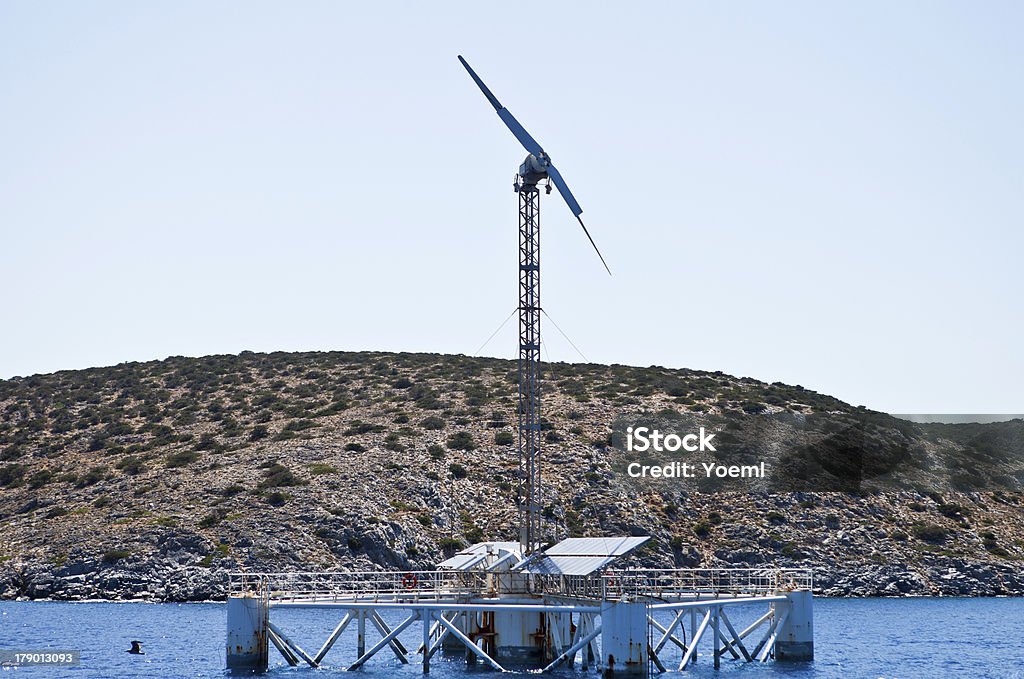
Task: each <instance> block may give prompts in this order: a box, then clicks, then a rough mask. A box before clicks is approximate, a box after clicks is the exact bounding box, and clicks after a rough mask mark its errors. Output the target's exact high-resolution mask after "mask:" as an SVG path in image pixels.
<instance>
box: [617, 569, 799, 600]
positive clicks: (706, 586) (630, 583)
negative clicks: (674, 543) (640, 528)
mask: <svg viewBox="0 0 1024 679" xmlns="http://www.w3.org/2000/svg"><path fill="white" fill-rule="evenodd" d="M601 580H602V591H603V595H604V597H605V598H618V597H621V596H623V595H632V596H644V597H651V598H656V599H678V598H685V597H691V596H701V595H713V596H719V597H721V596H734V597H735V596H768V595H772V594H776V593H778V592H788V591H794V590H808V591H811V590H813V587H814V575H813V573H812V571H811V569H810V568H671V569H636V570H620V571H607V572H605V573H604V574H603V575H601Z"/></svg>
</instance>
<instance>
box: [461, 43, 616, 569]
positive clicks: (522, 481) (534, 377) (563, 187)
mask: <svg viewBox="0 0 1024 679" xmlns="http://www.w3.org/2000/svg"><path fill="white" fill-rule="evenodd" d="M459 61H460V62H462V65H463V66H465V67H466V70H467V71H468V72H469V75H470V77H471V78H473V81H474V82H475V83H476V84H477V87H479V88H480V91H481V92H483V93H484V96H485V97H487V101H489V102H490V104H491V106H493V107H494V111H495V112H496V113H497V114H498V117H499V118H501V121H502V122H503V123H505V126H506V127H508V129H509V131H511V132H512V134H513V136H515V138H516V139H518V140H519V143H520V144H522V145H523V148H524V149H526V151H527V153H528V154H529V155H527V156H526V160H524V161H523V163H522V165H520V166H519V172H518V174H517V176H516V180H515V182H514V183H513V185H512V186H513V188H514V189H515V191H516V193H518V194H519V407H518V409H517V411H518V425H519V489H518V498H517V505H518V507H519V525H520V529H519V543H520V546H521V547H522V550H523V554H524V556H525V555H528V554H531V553H533V552H534V551H536V550H537V549H539V548H540V547H541V546H542V545H541V509H542V508H541V506H540V499H541V498H540V446H541V424H540V422H541V420H540V313H541V306H540V191H538V189H537V183H538V182H541V181H543V180H544V179H548V180H549V182H548V184H547V185H546V186H545V189H546V192H547V193H551V184H554V185H555V187H556V188H557V189H558V193H560V194H561V195H562V199H563V200H565V204H566V205H568V206H569V209H570V210H571V211H572V213H573V215H574V216H575V217H576V221H578V222H579V223H580V226H581V227H583V233H585V234H586V235H587V239H588V240H589V241H590V244H591V245H592V246H593V247H594V251H595V252H596V253H597V256H598V257H599V258H600V259H601V264H603V265H604V268H605V270H606V271H607V272H608V275H609V276H610V275H611V273H612V272H611V269H609V268H608V264H607V263H606V262H605V261H604V257H602V256H601V251H600V250H598V249H597V244H596V243H594V239H593V238H591V236H590V232H589V231H587V227H586V225H585V224H584V223H583V219H582V218H581V217H580V215H581V214H583V208H581V207H580V204H579V203H578V202H576V198H575V197H574V196H573V195H572V191H570V190H569V185H568V184H566V183H565V180H564V179H563V178H562V175H561V173H560V172H559V171H558V169H557V168H556V167H555V166H554V165H553V164H552V162H551V157H550V156H549V155H548V154H547V153H546V152H545V151H544V149H543V148H542V147H541V145H540V144H538V143H537V141H536V140H535V139H534V138H533V137H531V136H530V133H529V132H527V131H526V128H524V127H523V126H522V125H520V124H519V121H518V120H516V119H515V117H514V116H513V115H512V114H511V113H510V112H509V110H508V109H507V108H505V107H504V106H502V105H501V102H499V101H498V98H497V97H495V96H494V94H493V93H492V92H491V91H490V90H489V89H487V85H485V84H484V81H483V80H481V79H480V76H478V75H477V74H476V72H475V71H474V70H473V69H472V68H471V67H470V65H469V64H468V63H467V62H466V60H465V59H463V58H462V56H459Z"/></svg>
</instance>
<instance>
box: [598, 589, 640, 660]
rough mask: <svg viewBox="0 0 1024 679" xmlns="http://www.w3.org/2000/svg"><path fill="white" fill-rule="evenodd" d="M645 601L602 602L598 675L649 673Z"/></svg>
mask: <svg viewBox="0 0 1024 679" xmlns="http://www.w3.org/2000/svg"><path fill="white" fill-rule="evenodd" d="M649 615H650V613H649V611H648V609H647V604H646V603H645V602H642V601H641V602H635V601H604V602H602V603H601V676H602V677H616V678H617V677H647V676H648V671H647V670H648V668H647V666H648V659H649V655H648V650H649V642H648V638H647V637H648V628H647V618H648V616H649Z"/></svg>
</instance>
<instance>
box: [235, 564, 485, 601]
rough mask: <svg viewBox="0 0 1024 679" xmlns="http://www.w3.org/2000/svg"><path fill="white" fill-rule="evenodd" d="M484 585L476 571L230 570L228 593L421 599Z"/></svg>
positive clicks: (277, 598) (333, 598) (272, 597)
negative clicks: (273, 571) (301, 571)
mask: <svg viewBox="0 0 1024 679" xmlns="http://www.w3.org/2000/svg"><path fill="white" fill-rule="evenodd" d="M485 585H486V576H485V574H484V573H480V572H473V571H469V572H459V571H358V572H352V573H231V574H230V577H229V582H228V592H229V593H230V594H242V593H245V592H253V593H257V592H267V593H268V594H269V597H270V600H271V601H284V600H306V599H308V600H317V601H365V600H369V601H381V600H393V601H422V600H432V599H440V598H451V597H453V596H458V595H474V594H480V593H481V592H482V591H484V589H485Z"/></svg>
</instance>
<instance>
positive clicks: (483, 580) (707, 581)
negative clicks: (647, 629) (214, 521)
mask: <svg viewBox="0 0 1024 679" xmlns="http://www.w3.org/2000/svg"><path fill="white" fill-rule="evenodd" d="M506 577H507V576H505V575H501V574H497V573H495V574H487V573H484V572H482V571H360V572H353V573H232V574H231V575H230V580H229V586H228V591H229V593H230V594H233V595H238V594H242V593H245V592H252V593H259V594H263V595H266V596H268V597H269V599H270V600H271V601H306V600H315V601H339V602H345V601H430V600H435V601H436V600H442V599H444V600H451V599H453V598H458V597H467V596H486V595H494V594H495V593H496V592H498V591H508V590H507V583H505V582H504V580H505V578H506ZM528 578H529V586H528V588H527V590H525V591H529V592H532V593H535V594H548V595H554V596H567V597H576V598H585V599H618V598H620V597H622V596H627V595H628V596H635V597H648V598H652V599H662V600H666V599H668V600H670V599H684V598H691V597H708V596H710V597H740V596H768V595H772V594H776V593H779V592H787V591H793V590H812V589H813V586H814V579H813V574H812V572H811V569H809V568H674V569H629V570H614V571H605V572H604V573H595V574H592V575H533V576H528Z"/></svg>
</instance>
